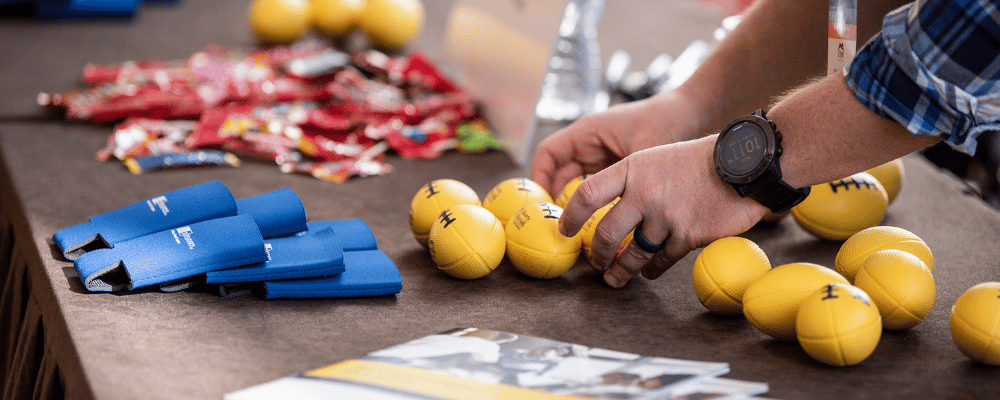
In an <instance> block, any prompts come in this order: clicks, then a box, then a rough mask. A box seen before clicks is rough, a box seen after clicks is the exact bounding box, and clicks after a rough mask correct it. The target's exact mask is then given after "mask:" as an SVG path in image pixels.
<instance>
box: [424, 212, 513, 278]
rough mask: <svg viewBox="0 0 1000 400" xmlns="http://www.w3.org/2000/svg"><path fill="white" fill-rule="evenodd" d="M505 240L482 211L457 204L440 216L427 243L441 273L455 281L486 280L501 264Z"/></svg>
mask: <svg viewBox="0 0 1000 400" xmlns="http://www.w3.org/2000/svg"><path fill="white" fill-rule="evenodd" d="M506 239H507V237H506V236H505V235H504V231H503V226H501V225H500V221H497V218H496V217H495V216H493V214H492V213H490V212H489V211H486V209H485V208H482V207H480V206H475V205H470V204H459V205H456V206H454V207H451V208H448V209H447V210H444V211H442V212H441V214H440V215H439V216H438V218H437V219H436V220H435V221H434V225H433V226H431V232H430V235H429V239H428V242H427V245H428V249H429V250H430V253H431V258H432V259H434V263H436V264H437V265H438V268H439V269H440V270H441V271H444V272H445V273H446V274H448V275H451V276H453V277H456V278H459V279H476V278H481V277H483V276H486V274H489V273H490V272H491V271H493V270H494V269H496V267H497V266H498V265H500V261H502V260H503V254H504V244H505V242H506Z"/></svg>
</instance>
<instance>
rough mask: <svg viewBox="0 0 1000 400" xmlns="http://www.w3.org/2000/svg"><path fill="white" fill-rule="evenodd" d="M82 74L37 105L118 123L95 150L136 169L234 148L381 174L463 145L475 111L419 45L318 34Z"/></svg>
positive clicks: (345, 173)
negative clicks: (360, 44)
mask: <svg viewBox="0 0 1000 400" xmlns="http://www.w3.org/2000/svg"><path fill="white" fill-rule="evenodd" d="M83 82H84V83H85V84H86V85H88V87H87V88H84V89H80V90H74V91H68V92H65V93H57V94H51V95H50V94H46V93H41V94H39V97H38V103H39V104H40V105H42V106H45V107H49V108H52V109H56V110H62V111H64V112H65V117H66V118H67V119H80V120H88V121H91V122H95V123H105V122H111V121H122V122H120V123H119V124H118V125H117V126H116V127H115V132H114V133H113V134H112V135H111V137H109V139H108V144H107V145H106V146H105V148H104V149H101V150H100V151H98V153H97V158H98V159H101V160H108V159H111V158H117V159H120V160H131V161H130V162H131V164H130V165H131V166H132V167H133V168H138V169H140V170H152V169H161V168H166V167H167V166H168V165H174V164H177V165H181V164H183V165H185V166H197V165H235V164H236V163H235V162H232V160H233V158H234V157H235V156H234V155H233V154H238V155H244V156H251V157H255V158H262V159H266V160H270V161H273V162H275V163H277V164H278V165H280V166H281V170H282V171H285V172H298V173H306V174H310V175H313V176H316V177H317V178H320V179H324V180H329V181H335V182H341V181H344V180H346V179H349V178H350V177H353V176H369V175H379V174H385V173H388V172H389V171H390V170H391V166H389V165H388V164H385V163H384V161H383V160H384V155H385V154H386V153H387V152H389V151H393V152H395V153H397V154H399V155H400V156H402V157H404V158H434V157H438V156H440V155H441V153H442V152H444V151H447V150H450V149H454V148H461V147H462V145H463V143H464V142H460V141H458V140H456V127H457V126H459V125H461V124H465V123H467V122H469V121H472V120H476V119H478V118H480V114H479V110H478V107H477V105H476V103H475V101H474V99H473V98H472V96H471V95H470V94H469V93H468V92H466V91H465V90H464V89H462V88H461V87H460V86H459V85H457V84H455V83H454V82H453V81H451V80H450V79H448V78H447V77H446V76H445V75H444V74H442V73H441V72H440V71H439V70H438V69H437V68H436V67H435V66H434V64H433V63H432V62H431V61H430V60H428V59H427V58H426V57H425V56H424V55H423V54H421V53H419V52H412V53H410V54H409V55H408V56H406V57H402V58H396V57H390V56H388V55H386V54H384V53H381V52H378V51H375V50H370V51H355V52H353V53H351V54H350V55H348V54H346V53H342V52H339V51H337V50H335V49H333V48H332V47H330V46H329V45H328V44H326V43H324V42H321V41H304V42H299V43H295V44H293V45H291V46H278V47H271V48H267V49H260V50H257V51H252V52H249V53H246V52H241V51H237V50H235V49H231V48H227V47H221V46H208V47H206V48H204V49H203V50H201V51H198V52H195V53H194V54H192V55H191V57H189V58H187V59H185V60H170V61H158V60H139V61H128V62H123V63H120V64H103V65H100V64H89V65H87V66H86V67H85V68H84V72H83ZM466 130H468V129H466ZM470 132H473V133H475V136H476V138H479V137H480V136H482V135H481V134H480V132H482V131H481V130H473V131H470ZM487 132H488V131H487ZM476 140H479V139H476ZM469 143H472V142H469ZM475 143H479V141H476V142H475ZM490 143H493V142H490ZM220 150H221V151H224V152H218V151H220ZM198 151H200V152H201V153H195V152H198ZM225 152H228V153H225ZM230 153H232V154H230ZM192 154H195V155H192ZM154 156H156V157H154ZM140 161H141V162H140ZM161 164H162V165H161Z"/></svg>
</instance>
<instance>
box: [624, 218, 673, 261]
mask: <svg viewBox="0 0 1000 400" xmlns="http://www.w3.org/2000/svg"><path fill="white" fill-rule="evenodd" d="M632 241H634V242H635V244H636V246H639V248H640V249H642V251H645V252H647V253H650V254H656V253H657V252H658V251H660V250H663V247H664V246H666V245H667V240H666V239H663V241H662V242H660V243H659V244H657V243H653V242H650V241H649V239H646V237H645V236H643V235H642V221H639V225H636V227H635V232H634V233H633V234H632Z"/></svg>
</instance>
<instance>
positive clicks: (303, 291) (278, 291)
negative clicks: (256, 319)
mask: <svg viewBox="0 0 1000 400" xmlns="http://www.w3.org/2000/svg"><path fill="white" fill-rule="evenodd" d="M344 265H345V268H346V269H345V271H344V272H342V273H340V274H339V275H333V276H329V277H325V278H314V279H293V280H284V281H268V282H264V294H263V297H264V298H265V299H278V298H319V297H360V296H377V295H386V294H394V293H399V291H400V290H402V288H403V279H402V277H401V276H400V274H399V270H398V269H396V264H394V263H393V262H392V260H391V259H390V258H389V257H388V256H386V255H385V253H383V252H382V251H381V250H363V251H347V252H344Z"/></svg>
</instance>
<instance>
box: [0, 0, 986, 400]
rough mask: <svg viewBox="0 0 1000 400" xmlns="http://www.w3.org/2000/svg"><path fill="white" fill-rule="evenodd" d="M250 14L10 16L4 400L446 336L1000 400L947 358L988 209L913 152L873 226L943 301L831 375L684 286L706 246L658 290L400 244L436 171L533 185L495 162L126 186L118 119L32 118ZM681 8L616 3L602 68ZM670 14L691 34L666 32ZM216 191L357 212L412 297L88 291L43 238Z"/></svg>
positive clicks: (434, 38)
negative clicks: (179, 195) (346, 176)
mask: <svg viewBox="0 0 1000 400" xmlns="http://www.w3.org/2000/svg"><path fill="white" fill-rule="evenodd" d="M246 7H247V2H245V1H239V2H222V1H220V2H208V1H187V2H181V3H177V4H175V5H145V6H144V8H143V10H142V11H141V13H140V14H139V15H138V16H137V17H136V18H135V19H133V20H130V21H75V22H72V21H71V22H65V21H63V22H51V21H34V20H28V19H18V18H14V19H10V18H8V19H3V20H0V37H2V38H3V40H2V43H3V44H2V46H3V49H4V52H3V54H4V60H3V61H2V63H0V65H2V72H3V73H2V76H0V93H3V95H2V98H0V147H2V160H3V162H2V165H0V166H2V168H3V174H2V175H0V183H2V186H0V189H2V191H0V212H2V219H0V291H2V293H0V294H2V297H0V386H2V388H3V392H2V393H3V398H17V399H20V398H60V397H70V398H101V399H119V398H120V399H138V398H150V399H154V398H155V399H160V398H163V399H167V398H170V399H176V398H220V397H221V396H222V394H224V393H227V392H231V391H234V390H237V389H241V388H245V387H248V386H252V385H256V384H259V383H263V382H267V381H270V380H273V379H277V378H279V377H282V376H287V375H290V374H294V373H298V372H302V371H305V370H309V369H313V368H317V367H320V366H323V365H327V364H330V363H333V362H337V361H341V360H345V359H350V358H355V357H359V356H362V355H364V354H365V353H368V352H371V351H374V350H377V349H381V348H384V347H388V346H391V345H394V344H397V343H401V342H404V341H408V340H411V339H414V338H418V337H422V336H425V335H428V334H432V333H436V332H441V331H445V330H448V329H451V328H455V327H480V328H488V329H495V330H504V331H510V332H516V333H520V334H524V335H531V336H540V337H547V338H552V339H556V340H561V341H567V342H574V343H580V344H584V345H588V346H595V347H603V348H608V349H613V350H619V351H626V352H633V353H639V354H643V355H651V356H663V357H675V358H683V359H692V360H704V361H721V362H727V363H729V364H730V366H731V372H730V373H729V374H727V375H726V376H727V377H730V378H735V379H744V380H751V381H763V382H767V383H769V384H770V387H771V390H770V392H769V393H768V394H767V396H769V397H774V398H814V399H841V398H995V397H996V387H997V386H996V384H997V382H1000V380H998V378H997V377H998V376H1000V375H998V372H1000V371H998V370H997V369H995V368H989V367H984V366H981V365H978V364H975V363H972V362H970V361H968V360H967V359H966V358H965V357H964V356H962V354H960V353H959V352H958V350H957V349H956V347H955V346H954V344H953V343H952V341H951V337H950V332H949V329H948V316H949V310H950V308H951V305H952V304H954V302H955V300H956V299H957V298H958V296H959V295H960V294H961V293H962V292H963V291H964V290H966V289H968V288H969V287H971V286H973V285H975V284H977V283H980V282H985V281H991V280H993V281H995V280H998V276H1000V274H998V273H1000V263H998V261H997V260H1000V246H997V245H996V244H997V239H998V238H1000V214H998V213H997V212H996V211H995V210H994V209H991V208H989V207H987V206H986V205H985V204H983V203H982V202H981V201H980V200H979V199H978V198H977V197H975V196H973V195H970V194H969V193H968V190H967V187H966V185H964V184H963V183H962V182H960V181H958V180H956V179H954V178H952V177H951V176H950V175H948V174H946V173H944V172H941V171H939V170H937V169H936V168H935V167H933V166H932V165H931V164H929V163H928V162H926V161H925V160H923V159H922V158H919V157H918V156H909V157H907V158H906V159H905V166H906V176H905V181H904V185H903V190H902V192H901V194H900V195H899V198H898V199H897V200H896V202H895V203H893V204H892V205H891V206H890V208H889V211H888V214H887V216H886V219H885V221H884V224H885V225H893V226H898V227H902V228H905V229H908V230H910V231H912V232H914V233H916V234H917V235H918V236H920V237H921V238H923V239H924V240H925V241H926V242H927V244H928V245H929V246H930V248H931V249H932V250H933V252H934V257H935V260H936V268H935V270H934V275H935V278H936V282H937V300H936V303H935V306H934V308H933V310H932V312H931V314H930V316H929V317H928V318H927V320H926V321H925V322H924V323H923V324H921V325H919V326H917V327H916V328H913V329H911V330H909V331H905V332H886V333H884V334H883V337H882V339H881V341H880V343H879V345H878V347H877V348H876V350H875V352H874V354H873V355H872V356H871V357H870V358H869V359H868V360H866V361H865V362H863V363H861V364H860V365H857V366H854V367H849V368H831V367H826V366H824V365H822V364H819V363H818V362H816V361H814V360H812V359H811V358H809V356H808V355H806V354H805V353H804V352H803V351H802V349H800V348H799V346H798V344H796V343H794V342H780V341H776V340H772V339H769V338H768V337H767V336H765V335H764V334H762V333H760V332H758V331H756V330H755V329H754V328H753V327H752V326H751V325H750V324H749V323H748V322H747V321H746V320H745V319H743V318H721V317H717V316H714V315H712V314H710V313H708V312H707V310H706V309H705V308H704V307H703V306H702V305H701V304H700V303H699V302H698V299H697V297H696V296H695V295H694V291H693V288H692V284H691V275H690V274H691V268H692V264H693V262H694V259H695V256H696V255H697V254H698V252H695V253H692V254H691V255H689V256H688V257H687V258H685V259H683V260H681V261H680V262H679V263H678V264H677V265H676V266H675V267H674V268H673V269H671V270H669V271H668V272H667V273H666V274H665V275H664V276H663V277H662V278H661V279H659V280H656V281H647V280H645V279H642V278H641V277H640V278H637V279H635V280H633V282H631V283H630V284H628V285H627V286H626V287H624V288H622V289H611V288H608V287H606V286H605V285H604V284H603V283H602V282H601V280H600V275H599V274H598V273H596V272H595V271H593V270H591V269H590V268H589V267H586V266H585V265H584V262H583V261H580V262H578V264H577V266H576V267H574V268H573V269H572V270H570V271H569V272H568V273H567V274H565V275H564V276H562V277H560V278H557V279H552V280H535V279H531V278H527V277H525V276H523V275H521V274H520V273H518V272H517V271H515V270H514V269H513V267H512V266H511V265H510V263H509V262H508V261H506V260H505V261H504V262H503V263H502V264H501V265H500V267H499V268H498V269H497V270H496V271H494V272H493V273H492V274H490V275H488V276H486V277H484V278H482V279H478V280H474V281H460V280H456V279H453V278H450V277H449V276H447V275H445V274H443V273H441V272H440V271H438V270H437V269H436V267H435V265H434V264H433V262H432V260H431V259H430V257H429V255H428V254H427V252H426V251H425V250H424V249H423V248H421V247H420V246H419V245H418V244H417V242H416V241H415V240H414V239H413V237H412V235H411V233H410V230H409V226H408V222H407V212H408V206H409V202H410V200H411V198H412V196H413V194H414V193H416V191H417V189H418V188H420V186H422V185H423V184H424V183H426V182H428V181H430V180H433V179H439V178H453V179H458V180H460V181H463V182H466V183H468V184H469V185H470V186H472V187H473V188H474V189H475V190H476V191H477V192H478V193H479V194H480V195H483V194H485V193H486V192H487V191H488V190H489V189H490V188H491V187H492V186H493V185H495V184H496V183H499V182H500V181H502V180H504V179H506V178H511V177H518V176H525V175H526V174H527V173H528V171H527V169H525V168H524V167H522V166H518V165H515V164H514V163H512V162H511V161H510V158H508V157H507V156H506V155H505V154H503V153H499V152H491V153H486V154H482V155H467V154H458V153H448V154H446V155H445V156H443V157H441V158H440V159H436V160H405V159H401V158H397V157H390V158H389V160H388V161H389V163H390V164H392V165H393V167H394V171H393V172H392V173H390V174H388V175H385V176H379V177H370V178H362V179H354V180H351V181H349V182H347V183H344V184H334V183H328V182H323V181H319V180H317V179H314V178H312V177H309V176H304V175H294V174H283V173H281V172H280V171H278V169H277V167H276V166H274V165H270V164H268V163H262V162H245V163H244V165H243V166H241V167H239V168H207V169H189V170H178V171H170V172H158V173H150V174H144V175H138V176H136V175H132V174H130V173H129V172H128V171H126V170H125V169H124V168H123V167H122V166H121V165H120V164H119V163H116V162H108V163H102V162H99V161H96V160H95V159H94V156H93V154H94V152H95V151H96V150H97V149H99V148H101V147H102V146H103V145H104V143H105V141H106V138H107V135H108V134H109V133H110V127H108V126H91V125H87V124H82V123H71V122H61V121H56V120H52V119H50V118H46V117H39V115H40V112H39V110H38V109H37V106H36V105H35V97H34V96H35V95H36V94H37V93H38V92H39V91H48V92H59V91H64V90H67V89H71V88H75V87H78V85H79V84H78V82H79V76H80V71H82V68H83V65H84V64H85V63H87V62H99V63H111V62H120V61H125V60H134V59H141V58H155V59H174V58H184V57H186V56H188V55H189V54H190V53H192V52H194V51H196V50H198V49H200V48H202V47H204V46H205V45H207V44H209V43H217V44H223V45H233V46H251V45H252V44H253V42H252V40H251V37H250V34H249V32H248V30H247V27H246V24H245V22H244V16H245V10H246ZM447 7H448V2H443V3H439V2H428V4H427V9H428V24H427V26H428V29H427V31H426V32H425V34H424V35H423V36H421V38H420V39H419V40H418V41H417V43H415V45H414V46H415V47H417V48H420V49H422V50H424V51H426V52H427V54H429V55H430V56H431V57H432V58H438V57H440V55H441V51H440V49H439V48H438V47H437V44H438V43H439V42H440V40H441V29H442V28H441V27H442V26H443V24H444V19H445V15H446V14H447V12H446V11H447ZM693 7H695V5H694V3H688V2H659V1H647V2H641V4H636V5H634V6H625V5H613V4H609V5H608V6H607V8H606V13H605V17H604V19H603V20H602V22H601V27H602V28H601V29H602V30H601V36H600V37H601V40H602V45H603V48H604V50H605V57H606V56H607V54H610V52H611V51H612V50H615V49H619V48H622V49H627V50H629V51H632V52H633V55H634V60H635V61H636V63H637V64H638V65H645V64H644V63H647V62H648V61H649V60H651V59H652V57H653V56H655V54H657V53H658V52H660V51H665V52H669V53H672V54H676V53H678V52H679V51H680V49H682V48H683V47H684V45H686V44H687V43H688V42H690V41H691V40H693V39H695V38H709V37H710V32H711V29H713V28H714V26H713V25H712V24H710V23H705V22H701V23H700V24H699V23H697V22H691V21H692V20H694V18H690V17H688V14H686V13H690V14H691V15H697V13H695V12H693V11H691V10H693ZM650 10H656V11H661V12H658V13H657V12H650ZM664 10H666V11H664ZM667 11H670V12H672V13H673V14H671V15H673V16H674V18H678V19H680V20H681V22H678V23H677V24H672V25H665V24H664V23H662V22H661V21H662V20H663V18H662V15H665V14H664V13H666V12H667ZM685 20H687V22H684V21H685ZM685 23H690V24H691V25H690V26H688V25H684V24H685ZM644 26H649V27H650V29H649V30H648V31H643V33H642V34H636V33H635V31H636V30H635V29H630V27H644ZM213 179H219V180H222V181H223V182H224V183H226V184H227V185H228V186H229V187H230V188H231V189H232V190H233V192H234V195H235V196H236V197H237V198H240V197H246V196H251V195H256V194H260V193H264V192H268V191H271V190H275V189H279V188H282V187H289V188H291V189H293V190H294V191H295V192H297V193H298V194H299V196H300V197H301V198H302V201H303V203H304V204H305V207H306V211H307V215H308V217H309V218H310V219H311V220H321V219H338V218H361V219H362V220H363V221H364V222H365V223H367V224H368V225H369V226H370V227H371V228H372V230H373V232H374V234H375V236H376V238H377V240H378V243H379V247H380V248H381V249H382V250H383V251H385V252H386V254H388V255H389V257H390V258H391V259H392V260H393V261H394V262H395V263H396V265H397V266H398V268H399V270H400V272H401V274H402V277H403V289H402V292H401V293H399V294H398V295H394V296H380V297H368V298H353V299H325V300H277V301H264V300H260V299H258V298H255V297H241V298H234V299H223V298H221V297H219V296H217V295H214V294H211V293H203V292H197V291H188V292H179V293H169V294H168V293H160V292H157V291H153V290H140V291H138V292H137V293H129V294H91V293H86V291H85V290H84V289H83V287H82V286H81V284H80V282H79V280H78V279H77V277H76V275H75V271H74V269H73V267H72V263H70V262H67V261H65V260H63V259H62V258H61V257H60V256H59V255H58V254H57V251H56V250H55V247H54V246H53V245H52V242H51V236H52V233H53V232H55V231H56V230H58V229H60V228H63V227H66V226H69V225H73V224H77V223H81V222H84V221H85V220H86V218H87V217H88V216H91V215H95V214H99V213H102V212H105V211H108V210H111V209H114V208H117V207H120V206H123V205H126V204H130V203H132V202H135V201H138V200H141V199H144V198H148V197H151V196H154V195H157V194H160V193H164V192H167V191H170V190H173V189H177V188H180V187H185V186H190V185H194V184H197V183H202V182H205V181H209V180H213ZM745 236H746V237H748V238H750V239H752V240H754V241H755V242H757V243H758V244H759V245H760V246H761V248H763V249H764V251H765V252H766V253H767V255H768V256H769V258H770V260H771V262H772V264H773V265H780V264H784V263H789V262H802V261H805V262H814V263H819V264H822V265H826V266H830V267H832V265H833V260H834V256H835V255H836V252H837V250H838V248H839V243H834V242H825V241H821V240H818V239H816V238H814V237H813V236H811V235H810V234H808V233H806V232H805V231H803V230H802V229H801V228H799V227H798V226H797V225H796V224H795V223H794V221H792V220H791V219H785V220H783V221H782V222H780V223H779V224H777V225H775V226H771V227H758V228H754V229H753V230H751V231H749V232H747V233H746V234H745Z"/></svg>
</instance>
